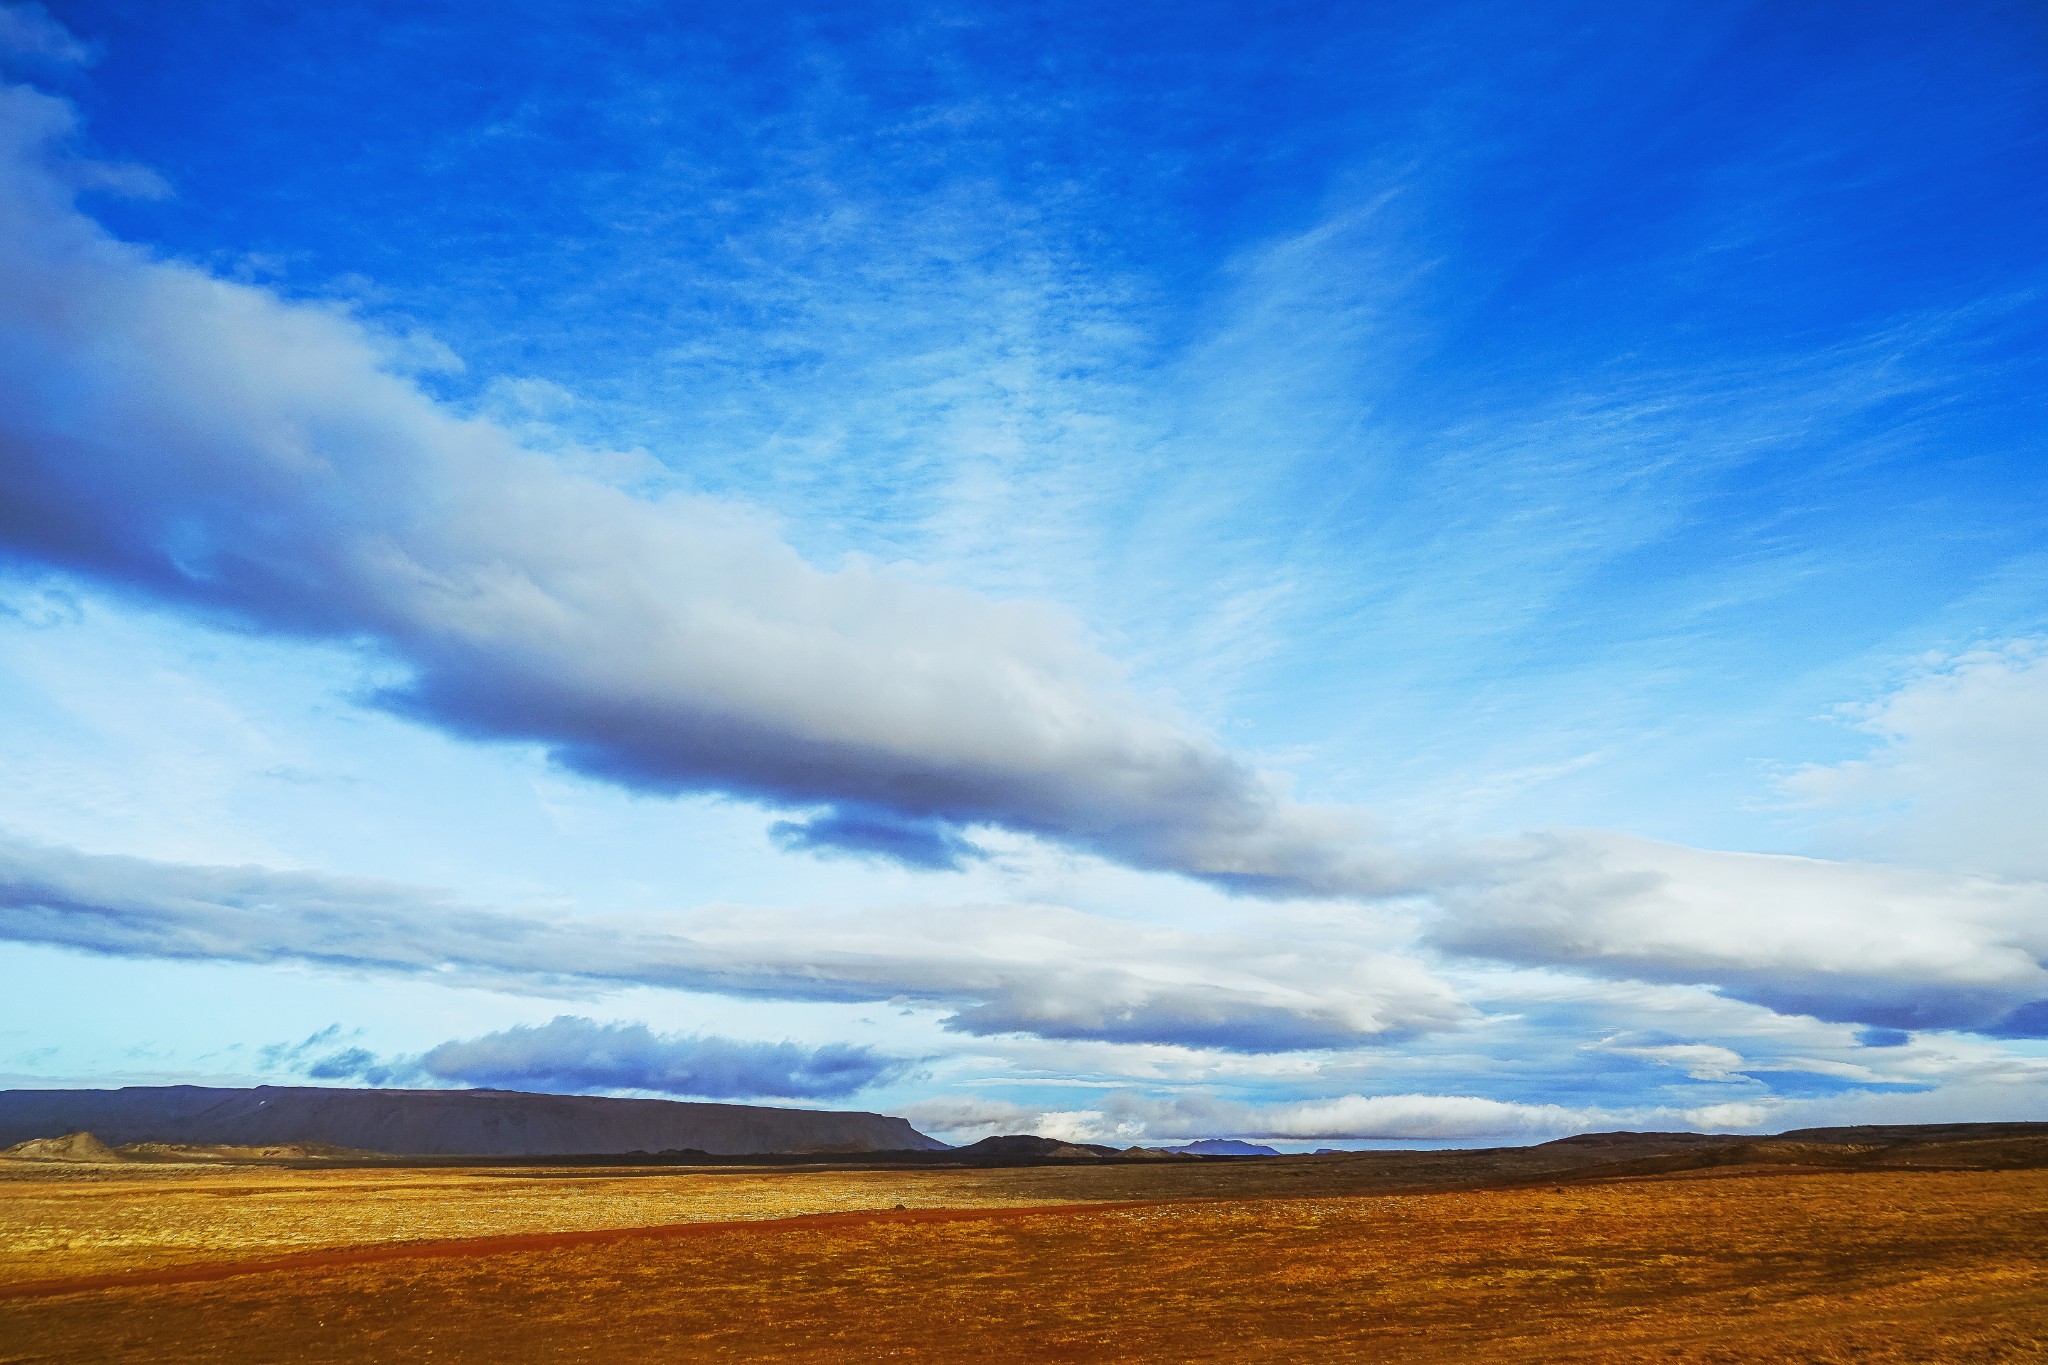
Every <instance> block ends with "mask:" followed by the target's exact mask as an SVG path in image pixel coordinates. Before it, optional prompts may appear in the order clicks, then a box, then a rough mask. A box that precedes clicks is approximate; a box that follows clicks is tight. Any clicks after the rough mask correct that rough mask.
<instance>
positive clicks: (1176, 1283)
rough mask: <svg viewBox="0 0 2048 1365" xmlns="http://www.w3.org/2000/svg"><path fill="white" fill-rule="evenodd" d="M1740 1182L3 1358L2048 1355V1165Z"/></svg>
mask: <svg viewBox="0 0 2048 1365" xmlns="http://www.w3.org/2000/svg"><path fill="white" fill-rule="evenodd" d="M1724 1172H1725V1174H1724ZM1739 1172H1740V1168H1732V1169H1731V1168H1722V1169H1721V1170H1720V1171H1703V1172H1692V1173H1687V1174H1685V1175H1683V1176H1681V1177H1680V1178H1672V1177H1671V1176H1648V1177H1637V1178H1633V1179H1622V1180H1601V1181H1598V1182H1594V1183H1583V1184H1572V1185H1562V1186H1558V1187H1537V1188H1529V1187H1523V1188H1508V1189H1490V1190H1469V1189H1468V1190H1463V1191H1438V1192H1433V1193H1417V1194H1351V1195H1347V1196H1324V1197H1299V1196H1297V1197H1279V1198H1272V1197H1269V1198H1243V1197H1239V1198H1228V1197H1226V1198H1211V1199H1200V1200H1193V1201H1168V1202H1150V1203H1146V1204H1143V1205H1126V1206H1122V1207H1109V1206H1104V1205H1102V1204H1095V1205H1091V1206H1087V1207H1083V1208H1078V1209H1076V1208H1059V1209H1049V1208H1027V1209H1009V1210H1004V1211H1001V1212H992V1211H989V1210H979V1211H977V1210H957V1209H956V1210H948V1211H944V1212H940V1211H938V1210H935V1209H928V1210H923V1211H915V1210H904V1211H902V1212H901V1213H898V1212H897V1211H895V1210H893V1209H884V1210H881V1211H879V1212H876V1211H869V1212H862V1213H852V1212H851V1211H846V1212H841V1213H839V1214H836V1215H834V1216H832V1217H828V1218H822V1219H804V1220H801V1221H797V1220H790V1221H783V1222H733V1221H730V1220H725V1221H721V1222H719V1223H717V1224H715V1225H714V1224H711V1223H699V1224H697V1225H695V1226H693V1227H690V1228H688V1229H687V1230H680V1229H673V1228H660V1229H643V1230H640V1231H637V1232H634V1231H626V1230H620V1229H611V1230H608V1231H604V1230H598V1229H590V1230H586V1231H583V1232H578V1233H575V1234H573V1235H571V1236H568V1237H562V1236H560V1235H559V1234H546V1233H544V1234H539V1235H538V1237H537V1239H533V1240H520V1239H519V1238H512V1239H509V1240H507V1239H494V1240H493V1242H491V1243H489V1244H485V1243H479V1242H476V1241H471V1242H468V1243H466V1244H453V1245H445V1246H443V1247H440V1248H427V1247H420V1246H412V1247H404V1246H396V1245H392V1246H385V1247H380V1248H371V1249H367V1251H366V1250H365V1249H361V1248H359V1249H356V1250H353V1251H344V1250H342V1249H339V1248H333V1249H329V1250H328V1251H325V1252H320V1253H316V1254H315V1256H312V1257H298V1258H293V1259H292V1260H291V1261H290V1262H289V1263H282V1262H281V1263H279V1264H275V1265H272V1266H268V1267H261V1268H257V1267H251V1266H249V1265H248V1264H247V1263H246V1261H243V1262H242V1263H241V1264H240V1265H238V1266H233V1265H228V1264H225V1263H224V1264H223V1265H222V1266H221V1269H222V1270H224V1271H225V1272H227V1273H228V1274H229V1275H231V1278H220V1279H208V1280H198V1279H194V1278H191V1277H190V1276H189V1274H188V1275H186V1276H185V1278H183V1279H182V1280H181V1281H180V1282H178V1283H156V1284H149V1283H142V1282H135V1281H131V1282H126V1283H122V1284H118V1285H107V1286H103V1287H98V1288H94V1289H92V1290H91V1291H89V1292H71V1293H68V1294H60V1295H48V1294H44V1295H39V1296H37V1297H34V1298H14V1299H10V1300H6V1301H4V1302H0V1360H4V1361H7V1362H10V1363H12V1362H29V1361H37V1362H70V1361H95V1362H97V1361H108V1362H127V1361H153V1360H161V1359H169V1358H175V1359H179V1360H191V1361H208V1362H213V1361H218V1362H230V1361H234V1362H240V1361H285V1360H289V1361H305V1362H330V1361H331V1362H342V1361H360V1360H407V1361H410V1360H425V1359H431V1360H436V1361H479V1362H481V1361H493V1362H496V1361H532V1362H538V1363H540V1365H551V1363H552V1362H556V1361H612V1360H617V1361H639V1360H655V1359H794V1360H814V1361H841V1360H865V1359H906V1360H931V1361H953V1360H960V1361H967V1360H977V1361H979V1360H1074V1361H1096V1360H1102V1361H1110V1360H1224V1359H1230V1360H1238V1359H1250V1360H1286V1361H1330V1360H1344V1361H1353V1360H1356V1361H1378V1360H1415V1361H1533V1360H1537V1359H1543V1360H1560V1359H1568V1360H1572V1361H1590V1362H1596V1363H1598V1365H1607V1363H1615V1365H1618V1363H1619V1362H1623V1361H1627V1362H1637V1361H1643V1360H1685V1361H1725V1362H1736V1361H1817V1362H1848V1361H1859V1362H1904V1361H1958V1362H1973V1361H2015V1360H2040V1359H2044V1358H2048V1172H2043V1171H2039V1170H2006V1171H1967V1172H1944V1171H1906V1170H1896V1169H1893V1170H1856V1171H1841V1170H1825V1169H1823V1170H1809V1171H1805V1172H1801V1173H1782V1172H1769V1173H1760V1172H1751V1173H1747V1174H1745V1175H1744V1176H1743V1178H1727V1176H1730V1175H1736V1174H1738V1173H1739ZM1674 1174H1676V1173H1674ZM370 1252H374V1254H369V1253H370ZM238 1259H239V1258H238Z"/></svg>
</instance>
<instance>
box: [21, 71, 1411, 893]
mask: <svg viewBox="0 0 2048 1365" xmlns="http://www.w3.org/2000/svg"><path fill="white" fill-rule="evenodd" d="M70 124H71V114H70V111H69V108H68V106H66V105H65V104H63V103H62V102H60V101H58V100H55V99H52V98H50V97H48V96H45V95H42V94H40V93H38V92H35V91H32V90H29V89H26V88H21V87H4V88H0V240H5V241H6V243H7V250H6V251H5V252H0V553H4V554H6V555H8V556H11V557H12V558H13V559H15V560H16V561H17V562H20V563H28V564H34V565H39V566H49V567H55V568H58V569H60V570H63V571H66V572H70V573H74V574H81V575H87V576H90V577H91V578H93V579H95V580H98V581H100V582H102V583H105V584H109V585H112V586H114V587H116V588H118V589H120V590H122V591H125V592H128V593H131V594H134V595H136V596H138V597H141V598H144V599H147V600H150V601H154V602H157V603H162V604H166V605H170V606H173V607H176V608H179V609H182V610H185V611H188V612H193V613H198V614H200V615H202V616H204V617H206V618H208V619H212V620H216V621H219V622H222V623H226V624H230V625H233V626H236V627H239V628H243V629H250V630H257V631H263V632H272V633H280V634H287V635H301V636H307V637H322V638H330V639H342V640H351V641H358V642H361V643H362V644H363V645H364V646H365V647H367V648H369V649H371V650H374V651H377V652H380V653H381V654H382V655H383V656H384V657H385V658H387V659H388V660H389V661H391V662H392V663H395V664H396V665H398V666H399V667H400V668H401V669H402V670H403V673H404V675H405V676H404V680H403V681H402V682H400V683H398V684H397V685H395V686H393V687H392V688H390V689H389V691H388V692H386V693H385V694H384V696H383V698H382V700H383V703H384V704H385V705H387V706H390V707H392V708H394V709H397V710H400V711H403V712H405V713H407V714H409V715H412V716H415V717H417V718H419V719H421V720H423V721H426V722H428V723H431V724H434V725H437V726H440V727H443V728H445V729H447V730H450V731H453V732H456V733H459V734H463V735H467V736H473V737H476V738H480V739H506V740H518V741H531V742H535V743H539V744H541V745H544V746H546V748H547V749H548V750H549V752H550V753H551V754H552V755H553V756H554V757H555V759H556V760H558V761H559V762H561V763H563V764H565V765H567V766H568V767H570V768H573V769H575V770H577V771H579V772H582V773H586V774H591V775H594V776H597V777H599V778H602V779H608V780H611V781H614V782H617V783H619V784H622V785H624V786H627V787H631V788H635V789H639V790H646V791H654V792H682V791H718V792H726V793H731V794H735V795H738V796H742V797H745V798H749V799H756V800H760V801H763V802H767V803H772V804H776V805H781V806H786V807H795V808H799V809H800V810H804V811H807V812H808V813H810V814H811V815H812V816H814V817H816V818H814V819H812V820H811V821H810V823H808V824H801V823H791V824H787V825H785V826H783V827H781V828H780V830H779V837H781V838H782V839H783V841H784V842H785V843H787V844H789V845H790V846H792V847H814V848H815V847H832V846H846V847H851V848H853V849H855V850H857V851H861V852H867V853H875V854H882V855H886V856H895V857H899V858H902V859H904V860H906V861H909V862H911V863H914V864H920V865H924V866H944V865H949V864H951V863H954V862H956V861H957V860H958V859H959V858H960V857H961V856H963V852H964V846H963V844H962V842H961V839H960V831H961V830H962V829H963V828H966V827H970V826H972V825H975V824H982V823H986V824H995V825H1001V826H1005V827H1008V828H1011V829H1016V830H1021V831H1025V832H1029V833H1032V834H1036V835H1040V836H1043V837H1046V838H1050V839H1054V840H1058V841H1062V842H1064V843H1067V844H1069V845H1071V846H1075V847H1079V848H1083V849H1087V850H1090V851H1093V852H1096V853H1100V854H1103V855H1105V856H1108V857H1110V858H1113V859H1117V860H1120V861H1123V862H1126V863H1129V864H1132V865H1134V866H1140V867H1146V868H1154V869H1162V870H1168V871H1174V872H1181V873H1187V874H1191V875H1195V876H1199V877H1205V878H1210V879H1212V880H1215V881H1217V882H1220V883H1224V884H1227V885H1230V886H1233V887H1236V888H1240V889H1248V890H1272V891H1282V892H1289V891H1313V892H1337V893H1344V892H1357V891H1370V890H1376V889H1384V888H1386V887H1388V886H1390V885H1393V884H1396V883H1399V882H1401V881H1403V880H1404V879H1405V878H1406V877H1407V876H1408V872H1407V871H1406V870H1405V869H1404V868H1402V867H1398V866H1396V865H1395V864H1394V862H1393V861H1392V860H1391V859H1390V857H1389V856H1388V855H1387V854H1385V853H1384V852H1383V851H1381V850H1380V849H1378V848H1377V847H1376V845H1375V842H1374V835H1373V831H1372V829H1371V828H1370V826H1369V825H1368V823H1367V822H1366V821H1365V820H1364V819H1363V818H1362V817H1360V816H1359V815H1358V814H1357V813H1355V812H1348V811H1340V810H1331V809H1313V808H1304V807H1301V806H1298V805H1296V804H1293V803H1291V802H1290V801H1289V800H1288V799H1287V798H1286V797H1285V795H1284V794H1283V793H1282V792H1281V791H1280V790H1279V788H1278V787H1277V786H1276V785H1275V783H1274V782H1273V781H1271V780H1269V779H1268V778H1267V777H1265V776H1263V775H1261V774H1260V773H1258V772H1256V771H1254V770H1252V769H1250V768H1248V767H1247V766H1246V765H1244V764H1243V763H1242V762H1240V761H1238V760H1237V759H1235V758H1234V757H1232V756H1231V755H1229V754H1228V753H1226V752H1224V751H1223V750H1222V749H1220V748H1218V747H1217V746H1216V745H1214V744H1213V743H1211V742H1209V741H1208V740H1206V739H1204V738H1202V737H1201V736H1199V735H1197V734H1195V733H1192V732H1191V731H1189V730H1188V729H1187V728H1185V727H1184V726H1182V725H1181V724H1179V723H1178V722H1176V721H1175V720H1174V719H1173V718H1172V717H1171V716H1170V715H1167V714H1165V713H1164V712H1162V711H1161V710H1160V709H1159V708H1158V707H1156V706H1153V705H1151V704H1149V703H1147V702H1146V701H1145V700H1143V699H1141V698H1140V697H1138V696H1136V695H1135V694H1133V693H1132V692H1131V691H1130V690H1129V689H1128V687H1127V686H1126V684H1125V683H1124V681H1123V680H1122V678H1121V676H1120V675H1119V673H1118V671H1117V670H1116V669H1115V668H1114V667H1113V666H1112V665H1111V664H1110V662H1109V661H1108V660H1106V659H1105V658H1104V657H1103V656H1102V655H1101V654H1100V653H1098V652H1097V651H1096V650H1094V649H1093V648H1092V647H1091V646H1090V645H1089V644H1088V643H1087V641H1086V640H1085V639H1084V638H1083V637H1082V634H1081V632H1080V631H1079V630H1078V628H1077V627H1076V625H1075V623H1074V622H1073V621H1072V620H1070V619H1069V618H1067V617H1066V616H1065V615H1063V614H1061V613H1060V612H1058V611H1056V610H1053V609H1051V608H1049V607H1047V606H1044V605H1039V604H1033V603H1029V602H999V601H994V600H990V599H988V598H984V597H980V596H976V595H973V594H970V593H966V592H960V591H952V590H948V589H946V588H943V587H939V586H933V585H928V584H922V583H918V582H914V581H911V580H910V579H907V578H903V577H898V576H895V575H892V574H890V573H888V572H884V571H881V570H878V569H875V568H872V567H868V566H866V565H863V564H858V563H855V564H849V565H847V566H845V567H843V568H840V569H838V570H836V571H829V572H828V571H825V570H822V569H820V568H817V567H815V566H813V565H812V564H810V563H807V562H806V561H805V560H804V559H803V558H801V557H800V556H799V555H798V554H797V553H796V552H795V551H794V550H792V549H791V548H790V547H789V546H788V545H787V544H785V543H783V542H782V541H781V540H780V539H778V538H777V536H776V534H775V533H774V531H773V530H772V528H771V527H769V526H767V525H766V524H765V523H763V522H762V521H760V520H758V519H756V518H754V517H752V516H750V515H748V514H747V513H745V512H744V511H742V510H740V509H738V508H736V507H734V506H731V505H728V504H724V503H720V502H717V501H713V500H708V499H704V498H700V497H693V496H687V495H683V494H671V495H668V496H664V497H659V498H642V497H638V496H634V495H632V494H629V493H627V492H625V491H622V490H620V489H618V488H615V487H612V486H609V485H607V484H605V483H602V482H599V481H597V480H595V479H593V478H590V477H586V476H584V475H581V474H578V473H575V472H572V471H571V470H569V469H568V468H566V467H565V466H564V465H563V464H561V463H559V462H558V461H556V460H554V459H552V458H550V457H548V456H546V455H543V454H539V453H536V452H534V451H532V450H529V449H524V448H522V447H521V446H520V445H519V443H518V442H517V441H516V440H515V439H514V437H513V436H512V435H511V434H510V433H509V432H508V431H507V430H505V429H504V428H502V427H500V426H498V425H495V424H493V423H492V422H489V421H486V420H479V419H471V418H466V417H463V416H461V415H459V414H457V413H455V412H453V411H451V410H449V409H448V408H446V407H445V406H444V405H441V404H439V403H437V402H435V401H434V400H433V399H431V398H430V397H429V396H427V395H426V394H425V393H423V392H422V391H421V390H420V389H419V388H418V387H417V386H416V385H415V384H414V383H413V382H411V381H410V380H408V379H406V378H404V377H402V376H400V375H398V374H395V373H393V372H392V371H391V370H390V369H389V368H387V366H386V364H385V361H384V356H383V354H382V352H381V350H380V346H379V344H378V341H377V338H375V337H374V336H373V335H371V334H370V333H369V332H367V331H366V330H365V329H364V328H363V327H361V326H360V325H358V324H357V323H355V322H353V321H351V320H350V319H349V318H347V317H346V316H343V315H341V314H339V313H337V312H335V311H334V310H332V309H328V308H323V307H313V306H306V305H301V304H296V303H292V302H288V301H286V300H283V299H281V298H279V297H278V296H276V295H274V294H272V293H270V292H267V291H265V290H262V289H257V288H251V287H248V286H245V285H240V284H234V283H230V282H227V281H223V280H220V279H216V278H213V277H211V276H209V275H207V274H206V273H204V272H202V271H200V270H197V269H194V268H191V267H189V266H185V265H181V264H177V263H174V262H167V261H162V260H158V259H155V258H153V257H152V256H150V255H149V254H148V253H147V252H145V251H143V250H141V249H139V248H137V247H135V246H132V245H129V244H126V243H122V242H119V241H117V240H114V239H113V238H112V237H110V236H109V235H108V234H107V233H106V232H105V231H103V230H102V229H101V228H100V227H99V225H98V224H97V223H95V222H94V221H93V220H91V219H90V218H88V217H87V216H85V215H84V214H82V213H81V212H79V210H78V209H77V207H76V205H75V203H74V202H73V188H74V185H75V183H76V181H77V177H78V170H77V167H76V166H75V164H67V163H65V162H64V161H63V160H62V159H61V158H60V157H59V156H58V154H57V152H56V151H55V150H53V149H55V148H59V147H61V145H62V144H63V142H64V139H65V138H66V137H67V136H68V134H69V131H70Z"/></svg>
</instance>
